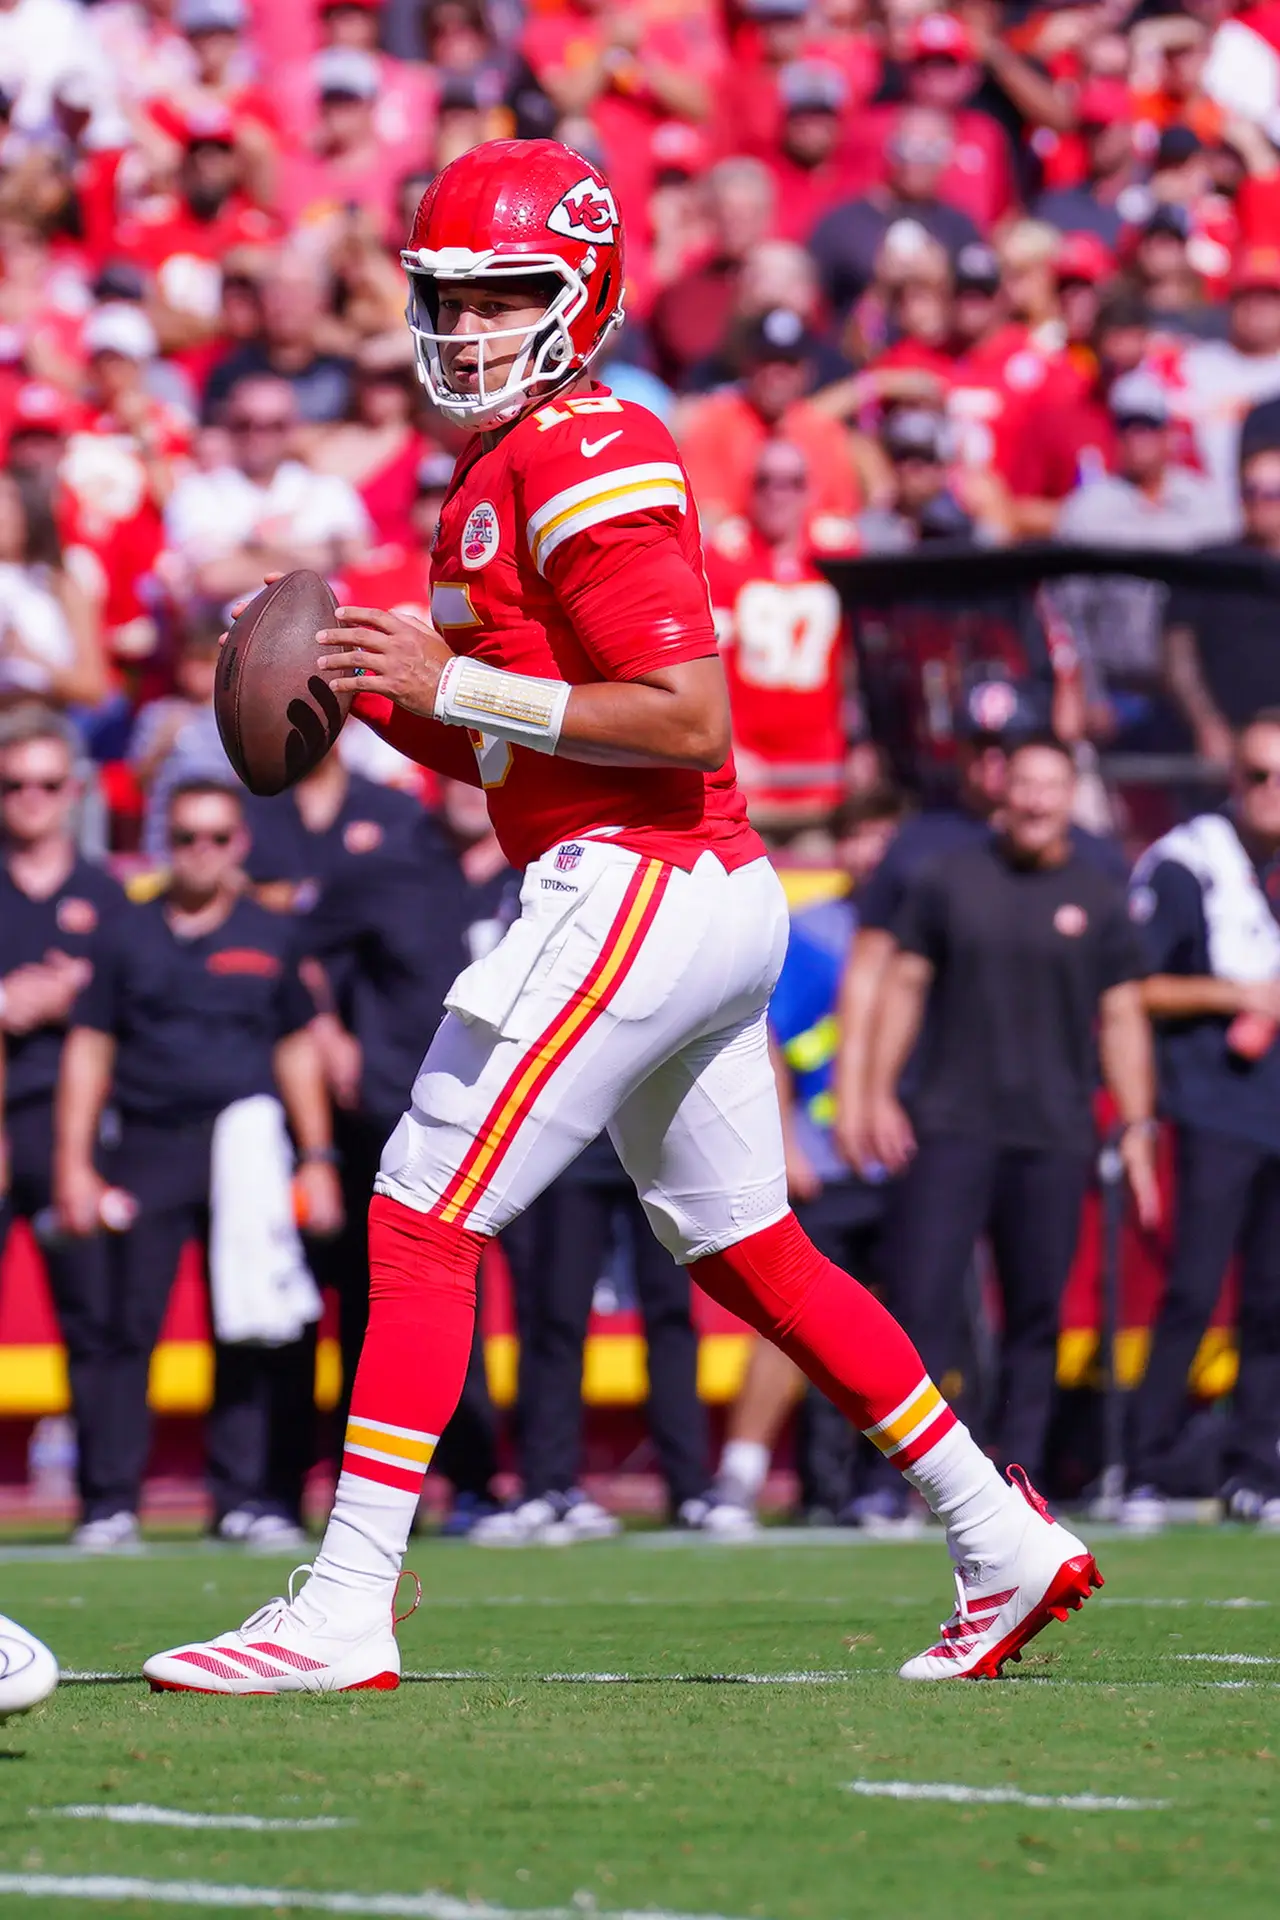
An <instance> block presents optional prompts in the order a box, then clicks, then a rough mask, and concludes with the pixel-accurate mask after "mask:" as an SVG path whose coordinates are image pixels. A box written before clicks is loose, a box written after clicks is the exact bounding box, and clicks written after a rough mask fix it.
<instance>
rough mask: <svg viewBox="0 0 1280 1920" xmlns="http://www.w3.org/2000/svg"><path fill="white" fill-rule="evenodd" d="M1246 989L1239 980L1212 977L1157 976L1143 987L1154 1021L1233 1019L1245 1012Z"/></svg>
mask: <svg viewBox="0 0 1280 1920" xmlns="http://www.w3.org/2000/svg"><path fill="white" fill-rule="evenodd" d="M1244 1001H1245V993H1244V988H1243V986H1242V985H1241V983H1240V981H1238V980H1215V979H1214V978H1213V977H1212V975H1210V974H1180V973H1153V974H1152V975H1151V977H1150V978H1149V979H1147V980H1144V981H1143V983H1142V1004H1143V1006H1144V1007H1145V1009H1146V1011H1147V1012H1148V1013H1149V1014H1150V1015H1151V1018H1152V1019H1153V1020H1194V1019H1196V1018H1197V1017H1198V1016H1200V1015H1202V1014H1206V1013H1209V1014H1214V1013H1216V1014H1220V1015H1222V1016H1223V1017H1224V1018H1225V1019H1228V1020H1229V1019H1230V1018H1231V1017H1232V1015H1233V1014H1237V1013H1240V1012H1242V1011H1243V1008H1244Z"/></svg>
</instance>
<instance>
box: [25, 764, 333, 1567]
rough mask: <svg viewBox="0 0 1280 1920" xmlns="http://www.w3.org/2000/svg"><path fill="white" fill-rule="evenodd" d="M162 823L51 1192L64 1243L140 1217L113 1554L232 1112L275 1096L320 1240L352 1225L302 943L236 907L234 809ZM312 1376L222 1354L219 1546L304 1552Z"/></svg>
mask: <svg viewBox="0 0 1280 1920" xmlns="http://www.w3.org/2000/svg"><path fill="white" fill-rule="evenodd" d="M168 824H169V841H170V851H171V862H172V871H171V877H170V882H169V886H168V888H167V890H166V891H165V893H164V894H163V895H162V896H161V897H160V898H159V899H157V900H154V901H152V902H150V903H149V904H148V905H146V906H137V907H132V908H129V909H127V910H126V912H125V913H124V915H122V916H121V917H120V919H119V920H118V921H117V923H116V926H115V927H114V929H113V930H112V932H111V933H110V934H109V935H108V936H107V937H106V938H105V939H104V940H103V941H102V943H101V945H100V947H99V950H98V953H97V956H96V962H95V970H94V977H93V979H92V981H91V982H90V984H89V985H88V987H87V988H86V989H85V991H84V993H83V995H82V996H81V999H80V1001H79V1003H78V1005H77V1008H76V1011H75V1014H74V1016H73V1025H72V1028H71V1032H70V1034H69V1035H68V1038H67V1045H66V1049H65V1052H64V1055H63V1062H62V1073H61V1079H60V1082H59V1088H58V1099H57V1107H56V1135H57V1154H56V1163H55V1186H56V1191H57V1199H58V1209H59V1213H60V1214H61V1216H62V1220H63V1224H64V1226H65V1228H66V1230H67V1231H68V1232H69V1233H72V1234H79V1235H84V1234H90V1233H92V1232H93V1231H94V1228H95V1226H96V1223H97V1219H98V1209H99V1202H100V1198H101V1194H102V1189H103V1185H104V1180H105V1182H106V1183H107V1184H110V1185H113V1186H117V1187H120V1188H122V1189H123V1190H124V1191H125V1192H127V1193H129V1194H131V1195H132V1196H133V1198H134V1199H135V1201H136V1202H137V1207H138V1212H137V1217H136V1219H135V1221H134V1223H133V1225H132V1226H131V1227H130V1228H129V1229H128V1231H127V1232H124V1233H121V1234H119V1235H113V1236H111V1240H110V1243H109V1244H108V1245H107V1248H106V1253H107V1258H108V1261H109V1269H110V1281H111V1289H110V1315H111V1336H112V1337H111V1344H110V1355H109V1359H110V1366H109V1368H108V1370H107V1373H106V1375H105V1377H104V1381H103V1384H102V1389H101V1405H100V1408H99V1412H100V1417H101V1424H102V1428H103V1439H102V1443H101V1448H100V1451H101V1453H102V1463H101V1464H102V1473H101V1484H100V1485H99V1486H98V1488H97V1489H96V1497H95V1502H94V1509H93V1511H92V1512H91V1516H90V1517H91V1519H92V1520H94V1521H96V1522H97V1523H98V1532H99V1534H100V1535H101V1536H102V1537H101V1542H100V1544H101V1545H102V1546H104V1547H109V1546H120V1545H125V1544H127V1543H128V1541H129V1540H130V1539H131V1537H132V1536H133V1535H134V1534H135V1533H136V1517H135V1516H136V1513H137V1506H138V1500H139V1495H140V1492H141V1483H142V1476H143V1470H144V1468H145V1466H146V1457H147V1444H148V1437H149V1421H148V1417H147V1404H146V1399H147V1373H148V1367H149V1363H150V1357H151V1352H152V1349H153V1348H154V1346H155V1343H156V1340H157V1338H158V1336H159V1333H160V1327H161V1323H162V1321H163V1318H164V1311H165V1306H166V1303H167V1301H168V1298H169V1291H170V1288H171V1287H172V1284H173V1278H174V1272H175V1269H176V1267H177V1262H178V1255H179V1253H180V1251H181V1248H182V1246H183V1244H184V1242H185V1241H186V1240H188V1239H190V1238H198V1239H201V1240H204V1241H205V1242H206V1244H207V1236H208V1230H209V1189H210V1155H211V1145H212V1135H213V1127H214V1122H215V1121H216V1120H217V1118H218V1115H219V1114H220V1113H221V1112H222V1111H223V1109H224V1108H226V1107H228V1106H230V1105H231V1104H232V1103H233V1102H234V1101H237V1100H242V1099H247V1098H249V1097H250V1096H252V1095H255V1094H262V1093H271V1092H274V1091H276V1090H278V1092H279V1095H280V1098H281V1100H282V1101H283V1103H284V1106H285V1109H286V1112H287V1114H288V1118H289V1123H290V1126H291V1128H292V1131H293V1136H294V1140H295V1142H296V1144H297V1148H298V1153H299V1158H300V1162H301V1165H300V1168H299V1173H298V1181H299V1185H300V1186H301V1188H302V1190H303V1197H304V1198H305V1201H306V1205H307V1213H308V1218H309V1224H310V1225H311V1227H312V1229H313V1230H314V1231H319V1232H324V1231H326V1230H328V1231H332V1230H334V1229H336V1227H337V1225H338V1224H339V1221H340V1218H341V1200H340V1195H339V1190H338V1183H337V1177H336V1174H335V1172H334V1168H333V1166H332V1164H331V1162H332V1157H333V1156H332V1134H331V1131H330V1124H329V1105H328V1100H327V1098H326V1095H325V1091H324V1085H323V1081H322V1078H321V1073H320V1064H319V1059H318V1057H317V1054H316V1051H315V1046H314V1042H313V1041H312V1038H311V1034H310V1032H309V1023H310V1020H311V1017H312V1013H313V1006H312V1002H311V998H310V995H309V994H308V993H307V992H306V990H305V989H304V987H303V986H302V983H301V981H300V980H299V978H298V973H297V968H296V965H295V963H294V960H293V957H292V947H293V942H294V937H295V929H294V926H293V924H292V923H291V922H290V920H288V919H287V918H284V917H282V916H281V915H279V914H274V913H269V912H268V911H267V910H266V908H265V907H260V906H258V905H257V903H256V902H254V901H252V900H246V899H244V898H243V897H242V896H241V895H240V893H239V870H240V864H241V862H242V860H243V859H244V856H245V853H246V851H247V846H248V843H247V839H246V836H245V832H244V827H243V820H242V815H241V808H240V800H239V796H238V794H237V793H235V792H233V791H231V790H230V789H228V788H224V787H221V786H218V785H216V784H212V783H209V782H192V783H190V784H188V785H185V786H178V787H175V789H174V791H173V793H172V795H171V796H170V800H169V821H168ZM108 1098H110V1099H111V1101H112V1103H113V1105H114V1107H115V1109H116V1111H117V1113H118V1115H119V1123H120V1132H119V1141H118V1144H117V1145H115V1146H114V1147H113V1148H112V1149H111V1150H110V1151H109V1152H108V1153H107V1154H106V1155H105V1156H104V1161H103V1168H102V1171H101V1172H99V1171H98V1168H97V1165H96V1164H95V1160H96V1155H95V1146H96V1142H97V1136H98V1126H99V1120H100V1118H101V1115H102V1112H103V1109H104V1107H105V1106H106V1104H107V1101H108ZM313 1357H314V1340H313V1339H311V1338H308V1337H307V1336H306V1335H304V1336H302V1337H301V1338H299V1339H298V1340H295V1341H293V1342H291V1343H287V1344H285V1345H281V1346H279V1347H274V1348H267V1347H262V1346H249V1345H243V1346H226V1345H221V1344H219V1345H218V1346H217V1348H216V1369H215V1386H214V1405H213V1410H212V1413H211V1416H210V1420H209V1428H208V1459H209V1476H210V1480H211V1483H212V1487H213V1493H214V1499H215V1504H216V1509H217V1515H216V1517H217V1521H218V1523H219V1524H220V1523H222V1522H224V1521H226V1520H228V1517H229V1516H231V1515H235V1516H236V1520H235V1522H234V1523H233V1524H232V1525H230V1526H228V1527H226V1528H224V1532H225V1534H226V1537H227V1538H247V1539H250V1540H251V1542H252V1543H253V1544H255V1545H262V1546H266V1545H268V1544H273V1545H279V1546H281V1547H283V1546H286V1545H292V1544H294V1543H293V1541H292V1540H291V1539H288V1538H286V1537H284V1535H285V1533H286V1532H292V1531H293V1530H294V1529H296V1525H297V1520H298V1508H299V1502H300V1499H301V1491H302V1478H303V1475H304V1473H305V1472H306V1470H307V1468H308V1467H309V1466H310V1464H311V1446H310V1438H311V1428H312V1426H313V1421H312V1419H311V1417H310V1416H311V1414H312V1412H313V1408H312V1404H311V1380H312V1369H313ZM241 1522H243V1525H241ZM264 1522H265V1523H266V1525H265V1526H264V1525H263V1524H262V1523H264ZM255 1523H257V1524H256V1530H252V1531H251V1529H252V1528H254V1527H255ZM269 1535H270V1538H269V1537H268V1536H269Z"/></svg>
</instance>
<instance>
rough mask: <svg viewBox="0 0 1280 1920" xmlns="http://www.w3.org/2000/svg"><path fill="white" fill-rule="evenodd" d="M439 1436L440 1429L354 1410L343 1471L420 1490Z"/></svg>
mask: <svg viewBox="0 0 1280 1920" xmlns="http://www.w3.org/2000/svg"><path fill="white" fill-rule="evenodd" d="M439 1438H440V1436H439V1434H436V1433H420V1432H419V1431H418V1430H417V1429H416V1428H414V1427H394V1426H391V1425H390V1424H389V1423H388V1422H387V1421H385V1420H369V1419H366V1418H365V1417H364V1416H363V1415H360V1414H355V1413H353V1414H352V1415H351V1418H350V1419H349V1420H348V1421H347V1431H346V1434H345V1436H344V1438H343V1442H342V1471H343V1472H344V1473H353V1474H356V1475H357V1476H358V1477H359V1478H360V1479H362V1480H377V1481H378V1482H379V1483H380V1485H382V1486H384V1487H398V1488H399V1489H400V1491H401V1492H402V1493H417V1492H418V1491H419V1489H420V1488H421V1486H422V1476H423V1474H424V1473H425V1472H426V1470H427V1468H428V1467H429V1466H430V1465H431V1456H432V1454H433V1453H434V1452H435V1450H436V1445H437V1442H438V1441H439Z"/></svg>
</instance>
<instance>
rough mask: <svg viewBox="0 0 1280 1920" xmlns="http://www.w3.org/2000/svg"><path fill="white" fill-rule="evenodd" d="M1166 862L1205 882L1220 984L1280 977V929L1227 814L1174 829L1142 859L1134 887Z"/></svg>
mask: <svg viewBox="0 0 1280 1920" xmlns="http://www.w3.org/2000/svg"><path fill="white" fill-rule="evenodd" d="M1162 860H1173V861H1176V862H1177V864H1178V865H1179V866H1180V867H1185V868H1186V869H1187V871H1188V873H1192V874H1194V875H1195V877H1196V879H1197V880H1198V881H1199V882H1200V890H1201V893H1202V895H1203V897H1204V917H1205V925H1206V927H1207V928H1208V933H1209V965H1210V967H1211V969H1212V970H1213V973H1214V976H1215V977H1216V978H1217V979H1219V980H1241V981H1256V980H1274V979H1276V978H1280V926H1277V925H1276V920H1275V916H1274V914H1273V913H1272V911H1271V907H1270V905H1269V903H1268V901H1267V897H1266V895H1265V894H1264V893H1263V891H1262V888H1261V887H1260V886H1259V885H1258V876H1257V873H1256V871H1255V869H1254V865H1253V862H1252V860H1250V858H1249V856H1248V854H1247V853H1246V852H1245V850H1244V848H1243V846H1242V845H1241V843H1240V836H1239V834H1238V833H1237V832H1236V830H1235V827H1234V826H1233V825H1232V823H1231V821H1230V820H1228V819H1227V818H1226V816H1225V814H1221V813H1202V814H1199V815H1197V817H1196V818H1195V819H1194V820H1188V821H1187V823H1186V825H1185V826H1181V827H1174V828H1173V830H1172V831H1171V832H1170V833H1166V834H1165V836H1164V838H1163V839H1162V840H1157V841H1156V843H1155V845H1154V846H1153V847H1148V848H1147V851H1146V852H1145V853H1144V854H1143V856H1142V858H1141V859H1140V860H1139V862H1138V864H1137V866H1136V867H1135V868H1134V870H1133V879H1134V885H1135V887H1142V886H1145V885H1146V884H1147V881H1148V879H1149V877H1150V875H1151V872H1152V870H1153V869H1154V868H1155V867H1156V866H1158V865H1159V863H1160V861H1162Z"/></svg>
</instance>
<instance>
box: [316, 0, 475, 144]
mask: <svg viewBox="0 0 1280 1920" xmlns="http://www.w3.org/2000/svg"><path fill="white" fill-rule="evenodd" d="M381 7H382V0H328V4H326V0H321V3H320V5H319V6H318V7H317V9H316V13H317V20H316V25H317V28H318V31H319V39H320V46H321V48H325V47H346V48H349V49H351V50H352V51H353V52H356V53H360V54H364V55H367V56H368V58H369V59H370V60H372V61H373V62H374V64H375V65H376V67H377V70H378V86H377V98H376V100H375V103H374V109H373V117H374V132H375V134H376V136H377V140H378V144H379V146H380V147H381V148H382V150H383V153H384V155H385V159H386V165H387V168H388V171H389V172H391V173H392V174H394V175H399V174H403V173H406V172H408V171H409V169H410V168H411V167H413V166H416V165H418V164H420V163H421V161H422V159H423V158H424V156H425V155H426V154H427V153H429V152H430V150H431V143H432V140H433V139H434V137H435V118H436V100H437V94H438V91H439V87H438V82H437V80H436V77H435V75H434V74H433V73H432V71H431V69H430V68H429V67H426V66H424V65H422V64H420V63H418V62H414V61H408V60H397V59H394V58H393V57H392V55H391V54H389V53H383V52H382V51H381V49H380V48H379V46H378V17H379V14H380V12H381ZM283 93H284V100H285V117H286V120H287V122H288V124H289V125H290V126H291V127H292V128H293V129H294V130H295V131H297V130H300V129H303V128H306V129H308V130H310V129H313V126H314V121H315V117H316V113H317V109H318V102H317V99H316V86H315V71H314V67H313V64H312V62H311V61H309V60H307V61H302V62H299V63H296V64H294V65H293V66H291V67H290V68H289V69H288V71H286V73H285V75H284V77H283Z"/></svg>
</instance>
